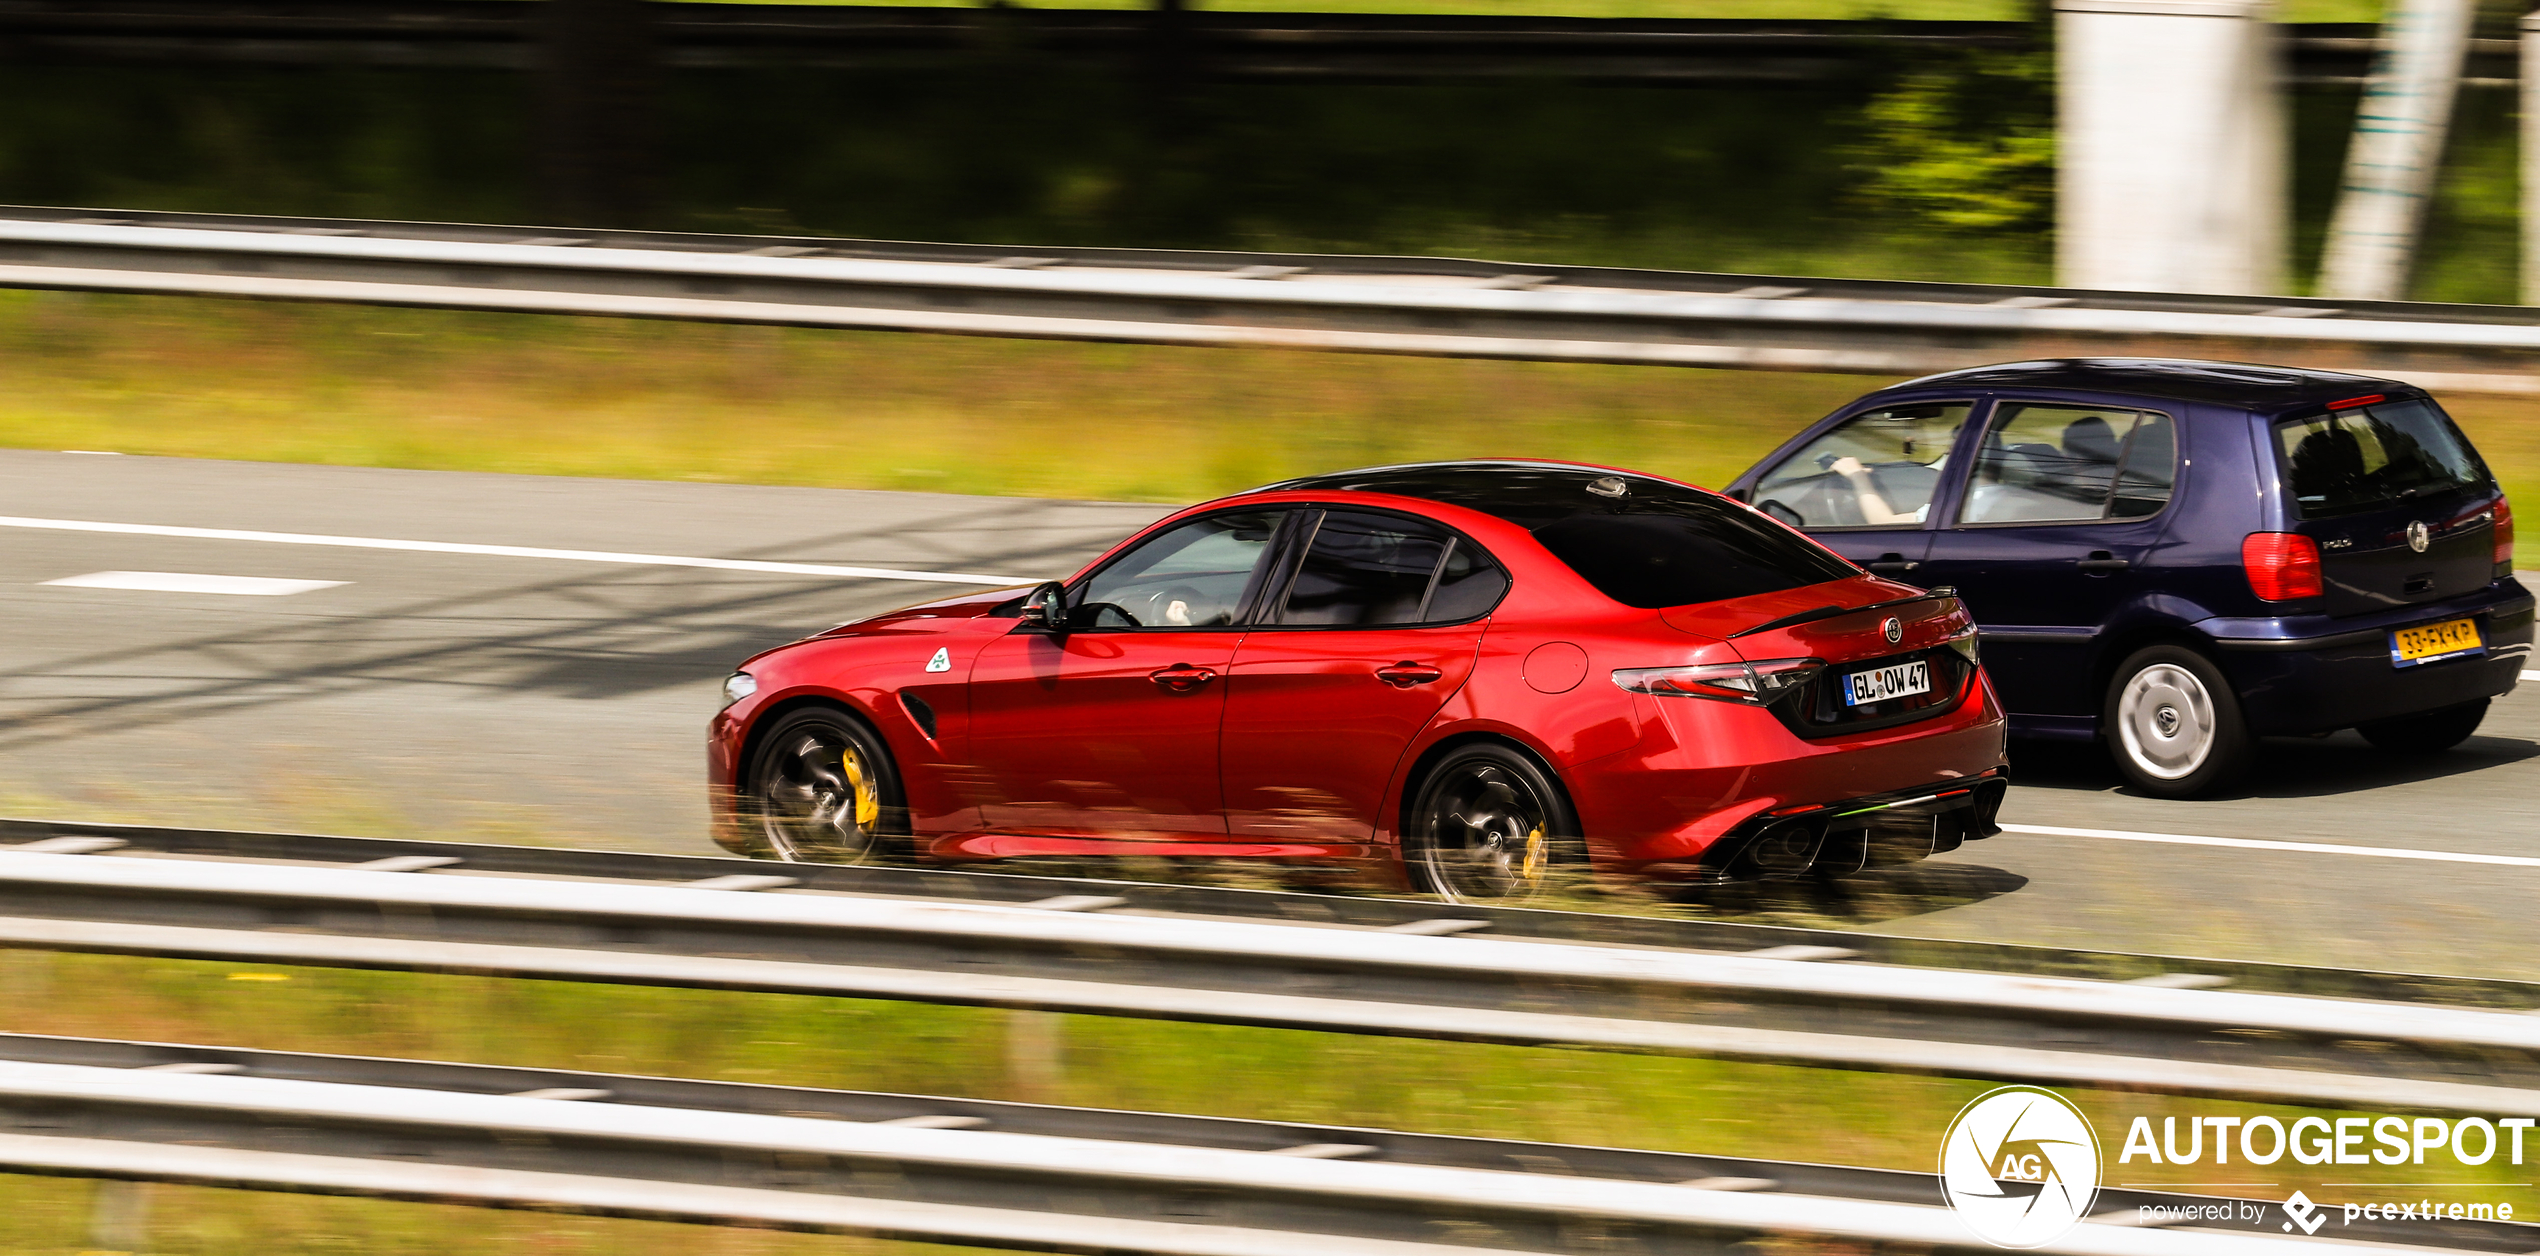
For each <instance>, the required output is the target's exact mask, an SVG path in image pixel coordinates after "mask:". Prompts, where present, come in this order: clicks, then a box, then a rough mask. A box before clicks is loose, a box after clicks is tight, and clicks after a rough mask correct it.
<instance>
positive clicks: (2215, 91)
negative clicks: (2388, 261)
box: [2055, 0, 2288, 293]
mask: <svg viewBox="0 0 2540 1256" xmlns="http://www.w3.org/2000/svg"><path fill="white" fill-rule="evenodd" d="M2267 18H2268V5H2267V2H2266V0H2056V4H2055V20H2056V74H2057V96H2058V108H2059V114H2060V116H2059V118H2058V121H2057V131H2058V134H2057V149H2058V173H2057V176H2056V210H2057V218H2058V226H2057V232H2056V259H2055V263H2056V271H2057V275H2056V282H2057V283H2058V284H2060V285H2061V286H2064V287H2067V288H2113V289H2121V290H2127V291H2143V292H2245V293H2265V292H2276V291H2280V290H2281V289H2282V286H2283V272H2284V235H2285V227H2284V220H2285V205H2286V199H2287V196H2286V185H2287V181H2288V176H2287V173H2286V170H2287V166H2286V156H2285V150H2286V136H2285V122H2284V112H2283V103H2282V98H2283V93H2282V88H2281V84H2280V79H2279V75H2278V74H2277V69H2276V45H2275V40H2274V26H2273V24H2272V23H2270V22H2269V21H2268V20H2267Z"/></svg>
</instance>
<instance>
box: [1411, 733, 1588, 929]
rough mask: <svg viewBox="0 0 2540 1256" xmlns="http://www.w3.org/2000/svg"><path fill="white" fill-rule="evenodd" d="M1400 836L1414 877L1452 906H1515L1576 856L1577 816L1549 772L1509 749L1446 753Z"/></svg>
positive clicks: (1476, 747)
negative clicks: (1452, 904)
mask: <svg viewBox="0 0 2540 1256" xmlns="http://www.w3.org/2000/svg"><path fill="white" fill-rule="evenodd" d="M1408 819H1409V823H1408V824H1407V825H1406V826H1405V827H1404V831H1403V846H1404V850H1403V855H1404V857H1405V859H1406V860H1407V861H1408V862H1409V863H1410V865H1411V868H1412V874H1413V876H1414V877H1415V878H1416V879H1418V880H1419V881H1420V882H1421V883H1422V888H1424V889H1427V890H1428V891H1430V892H1431V893H1434V894H1436V895H1437V896H1438V897H1440V898H1442V899H1445V900H1447V901H1448V902H1451V903H1485V904H1487V903H1516V902H1523V901H1525V900H1526V899H1529V898H1532V897H1534V896H1535V895H1536V894H1538V893H1540V892H1542V891H1543V890H1544V888H1545V887H1546V886H1547V884H1548V882H1549V880H1550V874H1551V872H1552V869H1553V867H1554V865H1556V864H1558V863H1562V862H1566V861H1567V860H1569V859H1570V858H1573V857H1574V856H1573V853H1572V852H1573V851H1574V850H1575V848H1576V846H1577V844H1578V832H1579V822H1578V817H1577V816H1576V815H1574V814H1573V813H1572V812H1571V810H1570V803H1569V799H1568V798H1567V797H1566V796H1564V795H1563V794H1562V792H1561V787H1560V786H1559V785H1558V784H1557V783H1555V782H1554V781H1553V779H1552V777H1551V775H1550V774H1549V773H1546V772H1545V771H1544V770H1543V769H1542V768H1541V767H1540V766H1538V765H1537V764H1536V763H1535V761H1534V760H1532V759H1530V758H1528V757H1526V756H1525V755H1523V754H1520V753H1518V752H1517V751H1515V750H1513V749H1510V748H1509V747H1506V746H1499V745H1492V744H1489V743H1483V744H1478V745H1471V746H1464V747H1461V748H1459V749H1457V750H1454V751H1451V752H1449V753H1448V755H1447V757H1446V758H1445V759H1444V760H1443V761H1441V762H1440V763H1439V764H1438V765H1437V767H1436V768H1434V769H1432V770H1431V771H1430V772H1429V774H1428V777H1427V778H1426V779H1425V780H1424V781H1423V782H1422V783H1421V786H1420V793H1419V797H1418V799H1417V801H1415V802H1414V803H1413V804H1412V807H1411V812H1410V815H1409V817H1408Z"/></svg>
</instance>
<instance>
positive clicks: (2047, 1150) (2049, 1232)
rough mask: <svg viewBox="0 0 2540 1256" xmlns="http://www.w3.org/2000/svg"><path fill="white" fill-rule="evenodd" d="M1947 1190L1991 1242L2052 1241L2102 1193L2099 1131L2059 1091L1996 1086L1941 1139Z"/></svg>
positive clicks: (1962, 1213)
mask: <svg viewBox="0 0 2540 1256" xmlns="http://www.w3.org/2000/svg"><path fill="white" fill-rule="evenodd" d="M1940 1191H1941V1194H1942V1195H1943V1196H1945V1197H1946V1198H1947V1199H1948V1200H1949V1206H1950V1207H1952V1208H1955V1209H1957V1210H1958V1215H1959V1216H1960V1217H1962V1218H1964V1219H1965V1220H1966V1223H1967V1228H1968V1229H1970V1230H1973V1231H1975V1233H1976V1237H1978V1238H1981V1239H1983V1240H1984V1241H1985V1242H1988V1243H1991V1244H1993V1245H1994V1246H1996V1247H2038V1246H2041V1245H2043V1244H2046V1243H2051V1242H2053V1241H2055V1240H2056V1239H2057V1238H2058V1237H2060V1236H2062V1234H2063V1233H2064V1231H2066V1230H2069V1229H2071V1228H2073V1224H2074V1223H2075V1222H2078V1221H2080V1220H2081V1219H2082V1217H2083V1216H2084V1215H2085V1214H2087V1213H2088V1212H2089V1211H2090V1205H2091V1201H2093V1200H2095V1199H2097V1198H2098V1197H2099V1136H2098V1135H2097V1134H2095V1133H2093V1132H2092V1131H2091V1128H2090V1121H2089V1119H2088V1118H2086V1117H2084V1116H2083V1115H2082V1114H2081V1109H2079V1108H2076V1107H2074V1106H2073V1105H2071V1104H2070V1103H2067V1102H2065V1101H2064V1097H2063V1096H2062V1095H2059V1094H2056V1093H2055V1092H2053V1091H2051V1090H2039V1089H2037V1088H2036V1087H2033V1086H2004V1087H2003V1088H2001V1089H2000V1090H1994V1091H1988V1092H1986V1093H1985V1094H1983V1095H1979V1096H1977V1098H1976V1101H1975V1102H1973V1103H1970V1104H1968V1105H1967V1106H1966V1107H1965V1109H1963V1110H1961V1111H1960V1112H1959V1113H1958V1119H1957V1120H1954V1121H1951V1122H1950V1123H1949V1132H1948V1133H1947V1134H1946V1135H1943V1136H1942V1138H1941V1142H1940Z"/></svg>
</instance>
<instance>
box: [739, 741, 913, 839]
mask: <svg viewBox="0 0 2540 1256" xmlns="http://www.w3.org/2000/svg"><path fill="white" fill-rule="evenodd" d="M744 779H746V780H747V781H748V782H749V785H748V792H747V794H746V802H747V804H748V810H749V813H750V816H751V818H752V820H753V821H754V826H753V827H754V828H755V830H756V832H755V834H754V836H755V837H756V839H757V841H756V843H755V849H754V850H753V851H752V853H753V854H755V855H757V856H758V857H760V858H763V859H777V860H782V861H784V862H787V863H842V864H856V863H865V862H868V861H870V860H872V859H874V858H876V857H877V856H880V855H884V854H888V853H891V850H892V848H893V846H894V845H895V844H896V843H894V841H893V840H892V838H893V836H894V835H897V834H901V833H905V832H907V831H908V822H907V813H906V807H905V804H904V801H903V799H902V797H901V795H900V779H899V773H898V771H897V770H895V769H894V768H893V766H892V764H891V753H890V750H889V749H888V748H886V747H885V746H884V745H883V744H882V739H881V738H880V737H879V736H877V735H875V733H874V732H873V730H872V729H870V728H867V727H866V726H865V724H864V722H863V721H862V720H859V719H856V718H854V717H853V716H850V715H848V714H846V713H845V712H843V711H836V710H832V709H829V708H826V707H809V708H805V709H803V710H800V711H795V712H792V713H790V714H788V715H786V716H784V717H783V718H781V719H779V720H777V722H776V726H775V727H774V728H771V729H769V730H768V731H767V735H766V736H765V737H763V738H761V739H760V741H759V746H758V751H757V753H756V754H755V755H753V756H752V759H751V764H750V771H749V775H748V776H747V777H746V778H744Z"/></svg>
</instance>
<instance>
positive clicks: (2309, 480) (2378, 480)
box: [2275, 398, 2488, 519]
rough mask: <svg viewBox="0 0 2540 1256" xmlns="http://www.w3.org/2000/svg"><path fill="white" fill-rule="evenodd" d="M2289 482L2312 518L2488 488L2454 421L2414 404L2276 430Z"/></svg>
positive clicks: (2289, 423)
mask: <svg viewBox="0 0 2540 1256" xmlns="http://www.w3.org/2000/svg"><path fill="white" fill-rule="evenodd" d="M2275 436H2276V442H2277V444H2278V445H2279V446H2280V447H2281V448H2282V449H2283V450H2284V471H2285V479H2286V480H2287V482H2288V483H2289V484H2290V485H2291V487H2292V490H2293V504H2294V508H2295V509H2296V510H2297V511H2298V512H2299V513H2300V515H2301V517H2302V518H2304V519H2324V518H2328V517H2330V516H2333V515H2349V514H2354V513H2356V512H2358V511H2364V510H2371V509H2374V508H2375V507H2379V506H2385V505H2388V504H2390V503H2392V502H2399V501H2406V500H2408V499H2410V498H2414V497H2424V496H2428V495H2431V494H2436V493H2445V492H2450V491H2452V490H2454V489H2459V488H2467V487H2471V486H2474V485H2481V484H2485V483H2486V482H2487V478H2488V477H2487V468H2486V466H2485V465H2484V464H2482V463H2481V462H2480V461H2479V460H2478V455H2477V453H2475V452H2473V451H2472V450H2471V449H2470V445H2469V441H2467V440H2466V439H2464V438H2463V437H2462V436H2461V434H2460V431H2459V429H2457V428H2455V427H2453V426H2452V421H2451V420H2450V419H2449V418H2446V417H2444V414H2443V411H2442V410H2441V409H2439V408H2437V407H2436V406H2435V404H2434V403H2433V402H2431V401H2427V400H2425V399H2423V398H2410V399H2406V400H2401V401H2392V402H2384V403H2382V404H2380V405H2373V406H2358V407H2356V408H2354V409H2352V410H2333V411H2330V412H2329V413H2327V414H2321V415H2314V416H2311V417H2309V418H2302V419H2287V420H2285V421H2283V422H2281V423H2278V424H2276V429H2275Z"/></svg>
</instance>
